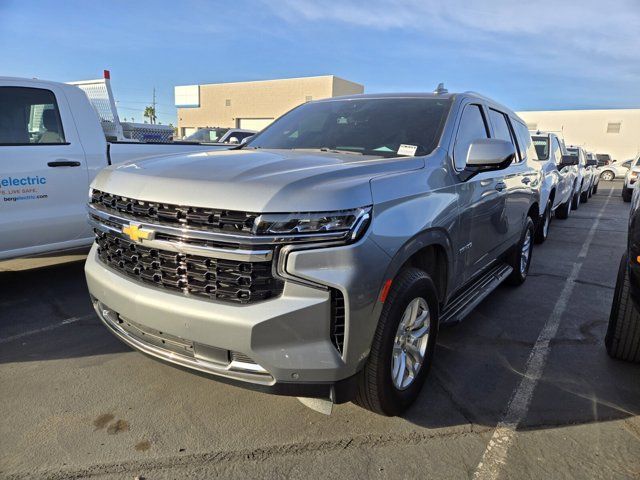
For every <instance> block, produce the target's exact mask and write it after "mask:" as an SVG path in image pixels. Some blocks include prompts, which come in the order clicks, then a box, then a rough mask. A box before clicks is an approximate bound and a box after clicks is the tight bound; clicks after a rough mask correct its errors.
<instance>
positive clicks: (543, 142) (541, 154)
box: [531, 137, 557, 160]
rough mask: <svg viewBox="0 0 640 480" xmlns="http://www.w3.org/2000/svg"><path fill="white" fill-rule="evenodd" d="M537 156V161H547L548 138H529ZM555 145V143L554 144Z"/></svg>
mask: <svg viewBox="0 0 640 480" xmlns="http://www.w3.org/2000/svg"><path fill="white" fill-rule="evenodd" d="M531 139H532V140H533V146H534V147H535V149H536V153H537V154H538V160H548V159H549V137H531ZM556 143H557V142H556Z"/></svg>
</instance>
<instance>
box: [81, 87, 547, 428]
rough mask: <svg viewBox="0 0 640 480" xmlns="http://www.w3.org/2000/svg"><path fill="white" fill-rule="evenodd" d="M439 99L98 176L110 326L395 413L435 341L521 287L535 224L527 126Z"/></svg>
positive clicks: (101, 284)
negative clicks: (506, 287) (483, 304)
mask: <svg viewBox="0 0 640 480" xmlns="http://www.w3.org/2000/svg"><path fill="white" fill-rule="evenodd" d="M437 92H438V93H434V94H399V95H393V94H387V95H384V94H375V95H355V96H350V97H342V98H339V99H335V98H334V99H326V100H320V101H313V102H307V103H304V104H303V105H301V106H299V107H297V108H295V109H294V110H292V111H290V112H289V113H287V114H285V115H284V116H282V117H281V118H279V119H278V120H276V121H275V122H273V123H272V124H271V125H269V126H268V127H267V128H266V129H265V130H263V131H262V132H260V133H259V134H258V135H256V136H255V137H254V138H252V139H251V140H250V141H249V142H248V143H246V144H244V145H242V146H241V147H240V148H237V149H234V150H229V151H224V152H223V151H220V152H214V153H212V154H209V155H207V156H206V157H204V156H198V155H184V156H177V155H176V156H172V157H165V158H163V159H158V160H148V161H145V162H138V163H136V167H135V168H126V167H123V168H117V167H109V168H107V169H105V170H103V171H102V172H101V173H100V174H99V175H98V177H97V178H96V179H95V180H94V182H93V183H92V190H91V194H90V204H89V215H90V221H91V223H92V225H93V226H94V228H95V229H96V243H95V244H94V246H93V247H92V250H91V252H90V254H89V257H88V259H87V262H86V267H85V272H86V277H87V283H88V287H89V291H90V294H91V297H92V300H93V303H94V305H95V307H96V312H97V313H98V315H99V317H100V318H101V319H102V321H103V322H104V324H105V325H106V326H107V327H108V329H109V330H110V331H111V332H113V333H114V334H115V335H116V336H118V337H119V338H120V339H121V340H123V341H124V342H125V343H127V344H129V345H131V346H132V347H134V348H136V349H138V350H140V351H142V352H145V353H148V354H149V355H152V356H154V357H156V358H159V359H161V360H164V361H167V362H170V363H173V364H178V365H181V366H183V367H187V368H191V369H194V370H198V371H200V372H204V373H208V374H212V375H214V376H217V377H218V378H221V379H224V380H225V381H228V382H232V383H235V384H239V385H242V386H244V387H248V388H255V389H259V390H262V391H269V392H272V393H278V394H287V395H293V396H297V397H303V398H306V399H307V400H304V401H305V402H306V404H307V405H313V406H314V408H318V409H324V411H330V407H331V405H332V404H333V403H341V402H345V401H349V400H355V402H356V403H358V404H360V405H361V406H363V407H365V408H368V409H370V410H372V411H374V412H377V413H380V414H384V415H397V414H400V413H402V412H403V411H404V410H405V409H406V408H407V407H408V406H409V405H411V403H413V401H414V400H415V399H416V397H417V395H418V393H419V391H420V389H421V388H422V385H423V383H424V381H425V378H426V376H427V373H428V371H429V368H430V367H431V365H432V363H433V361H434V353H435V345H436V336H437V333H438V328H439V326H440V325H442V324H445V323H451V322H457V321H460V320H461V319H462V318H464V317H465V316H466V315H467V314H468V313H469V312H470V311H471V310H472V309H473V308H474V307H475V306H476V305H477V304H478V303H479V302H480V301H481V300H482V299H483V298H485V297H486V296H487V295H488V294H489V293H490V292H491V291H493V290H494V289H495V288H496V287H497V286H498V285H499V284H500V283H502V282H503V281H507V282H508V283H510V284H513V285H519V284H521V283H523V282H524V281H525V280H526V278H527V272H528V270H529V264H530V262H531V254H532V245H533V237H534V232H535V226H536V222H537V221H538V220H539V217H540V207H539V205H540V203H539V196H540V174H539V170H538V169H536V168H535V167H533V166H532V164H531V163H532V161H535V158H536V152H535V149H534V147H533V145H532V142H531V137H530V136H529V132H528V130H527V127H526V124H525V123H524V121H523V120H521V119H520V118H519V117H518V116H517V115H516V114H515V113H514V112H512V111H511V110H510V109H508V108H506V107H504V106H502V105H500V104H498V103H496V102H493V101H492V100H490V99H488V98H485V97H483V96H479V95H477V94H472V93H462V94H448V93H444V92H443V90H442V89H441V88H439V89H438V90H437ZM212 164H215V165H216V167H215V168H211V165H212ZM310 398H311V399H313V400H309V399H310ZM320 405H322V406H320Z"/></svg>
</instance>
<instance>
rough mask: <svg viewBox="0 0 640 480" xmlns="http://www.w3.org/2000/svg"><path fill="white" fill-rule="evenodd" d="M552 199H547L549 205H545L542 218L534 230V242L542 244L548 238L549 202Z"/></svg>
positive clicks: (549, 221)
mask: <svg viewBox="0 0 640 480" xmlns="http://www.w3.org/2000/svg"><path fill="white" fill-rule="evenodd" d="M552 201H553V199H549V204H548V205H547V208H546V210H545V211H544V214H543V215H542V218H541V219H540V224H539V225H538V228H537V229H536V235H535V242H536V243H543V242H544V241H545V240H546V239H547V237H548V236H549V226H550V225H551V202H552Z"/></svg>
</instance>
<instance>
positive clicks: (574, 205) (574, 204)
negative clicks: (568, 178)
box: [571, 191, 580, 210]
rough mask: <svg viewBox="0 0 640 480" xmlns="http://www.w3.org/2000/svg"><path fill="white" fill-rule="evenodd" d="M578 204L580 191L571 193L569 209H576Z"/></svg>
mask: <svg viewBox="0 0 640 480" xmlns="http://www.w3.org/2000/svg"><path fill="white" fill-rule="evenodd" d="M579 206H580V191H577V192H575V193H574V194H573V201H572V202H571V210H577V209H578V207H579Z"/></svg>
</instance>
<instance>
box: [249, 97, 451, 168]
mask: <svg viewBox="0 0 640 480" xmlns="http://www.w3.org/2000/svg"><path fill="white" fill-rule="evenodd" d="M450 106H451V100H448V99H440V98H365V99H356V100H332V101H324V102H317V103H316V102H314V103H306V104H303V105H301V106H300V107H298V108H296V109H294V110H292V111H291V112H289V113H287V114H285V115H283V116H282V117H280V118H279V119H278V120H276V121H275V122H274V123H272V124H271V125H269V126H268V127H267V128H266V129H265V130H263V131H262V132H261V133H260V134H258V135H256V136H255V137H253V139H251V140H250V141H249V142H248V146H249V147H254V148H274V149H280V148H281V149H313V150H327V151H329V150H334V151H335V150H338V151H341V152H342V151H344V152H351V153H357V154H364V155H376V156H380V157H398V156H402V155H427V154H429V153H431V151H432V150H433V149H434V148H435V147H436V146H437V144H438V140H439V138H440V134H441V132H442V128H443V126H444V122H445V120H446V118H447V113H448V112H449V108H450ZM401 145H402V148H401Z"/></svg>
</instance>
